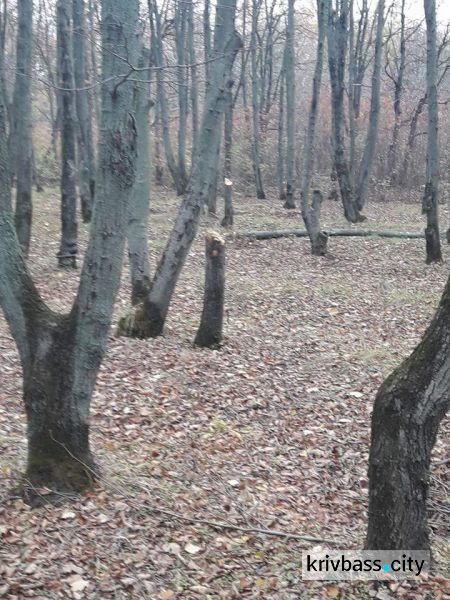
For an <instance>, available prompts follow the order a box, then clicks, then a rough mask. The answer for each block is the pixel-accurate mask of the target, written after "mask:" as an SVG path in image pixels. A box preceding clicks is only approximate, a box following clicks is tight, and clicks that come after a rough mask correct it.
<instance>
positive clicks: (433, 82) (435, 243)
mask: <svg viewBox="0 0 450 600" xmlns="http://www.w3.org/2000/svg"><path fill="white" fill-rule="evenodd" d="M424 7H425V20H426V23H427V107H428V136H427V180H426V184H425V193H424V197H423V203H422V212H423V213H424V214H425V215H426V217H427V226H426V229H425V239H426V262H427V264H430V263H435V262H441V261H442V254H441V241H440V239H439V217H438V206H439V124H438V98H437V67H438V65H437V43H436V2H435V0H424Z"/></svg>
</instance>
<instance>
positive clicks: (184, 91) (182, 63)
mask: <svg viewBox="0 0 450 600" xmlns="http://www.w3.org/2000/svg"><path fill="white" fill-rule="evenodd" d="M188 16H189V13H188V6H187V3H186V2H185V0H177V2H176V9H175V20H174V23H175V48H176V55H177V84H178V147H177V155H178V177H179V180H180V184H181V187H182V188H183V190H185V189H186V186H187V181H188V176H187V169H186V134H187V118H188V105H189V100H188V98H189V93H188V71H187V69H186V65H187V61H186V42H187V39H186V38H187V26H188Z"/></svg>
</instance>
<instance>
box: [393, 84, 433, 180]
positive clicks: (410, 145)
mask: <svg viewBox="0 0 450 600" xmlns="http://www.w3.org/2000/svg"><path fill="white" fill-rule="evenodd" d="M426 103H427V97H426V96H422V98H420V100H419V102H418V103H417V106H416V109H415V111H414V113H413V116H412V119H411V123H410V125H409V133H408V141H407V143H406V151H405V156H404V158H403V165H402V169H401V172H400V177H399V183H400V185H407V183H408V177H409V163H410V160H411V156H412V154H413V152H414V146H415V143H416V138H417V125H418V124H419V118H420V115H421V114H422V112H423V109H424V107H425V105H426Z"/></svg>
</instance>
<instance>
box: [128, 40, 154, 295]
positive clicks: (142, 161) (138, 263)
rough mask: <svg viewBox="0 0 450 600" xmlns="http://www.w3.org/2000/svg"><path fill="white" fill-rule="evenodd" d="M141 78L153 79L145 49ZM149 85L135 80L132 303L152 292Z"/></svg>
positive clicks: (130, 246)
mask: <svg viewBox="0 0 450 600" xmlns="http://www.w3.org/2000/svg"><path fill="white" fill-rule="evenodd" d="M138 66H139V69H140V71H139V72H138V78H139V79H141V80H145V79H147V78H149V72H148V71H146V70H145V66H147V67H148V66H149V65H148V56H147V53H146V52H145V50H144V49H142V53H141V56H140V58H139V63H138ZM148 96H149V90H148V85H147V84H146V83H145V81H135V89H134V114H135V121H136V130H137V162H136V178H135V181H134V186H133V192H132V197H131V207H130V219H129V222H128V231H127V241H128V258H129V261H130V277H131V303H132V304H133V305H136V304H138V303H139V302H141V301H143V300H144V298H145V297H146V296H147V294H148V292H149V289H150V283H151V279H150V262H149V251H148V225H149V209H150V203H149V199H150V169H151V165H150V141H149V124H148V118H149V110H150V99H149V97H148Z"/></svg>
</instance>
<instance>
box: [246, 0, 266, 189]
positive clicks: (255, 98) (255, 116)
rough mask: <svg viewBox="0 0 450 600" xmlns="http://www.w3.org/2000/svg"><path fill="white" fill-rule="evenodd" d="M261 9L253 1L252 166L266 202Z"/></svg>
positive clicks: (251, 51)
mask: <svg viewBox="0 0 450 600" xmlns="http://www.w3.org/2000/svg"><path fill="white" fill-rule="evenodd" d="M260 7H261V0H252V29H251V40H250V43H251V47H250V58H251V74H252V77H251V80H252V135H253V137H252V165H253V173H254V175H255V186H256V197H257V198H258V199H259V200H264V199H265V197H266V194H265V193H264V186H263V181H262V175H261V151H260V145H261V139H260V127H259V125H260V120H259V106H260V102H261V98H260V97H259V86H258V64H257V46H258V16H259V11H260Z"/></svg>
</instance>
